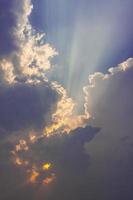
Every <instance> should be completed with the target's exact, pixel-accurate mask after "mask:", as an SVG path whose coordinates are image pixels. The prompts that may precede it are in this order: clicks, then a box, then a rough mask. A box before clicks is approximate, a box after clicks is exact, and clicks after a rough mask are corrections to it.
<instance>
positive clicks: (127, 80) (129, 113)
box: [86, 58, 133, 200]
mask: <svg viewBox="0 0 133 200" xmlns="http://www.w3.org/2000/svg"><path fill="white" fill-rule="evenodd" d="M132 81H133V59H132V58H130V59H128V60H127V61H125V62H124V63H121V64H120V65H119V66H117V67H115V68H111V69H109V73H106V74H103V73H95V74H94V75H93V76H91V77H90V85H89V86H88V89H87V90H86V92H87V93H86V94H87V95H88V101H87V105H88V111H90V113H91V115H92V116H94V120H92V124H93V126H98V127H101V131H100V133H99V134H98V135H97V137H96V138H95V139H94V140H93V141H92V143H91V144H89V145H88V148H87V149H88V153H90V154H91V157H92V162H91V169H90V170H89V171H90V172H89V173H90V177H91V179H93V180H95V181H94V182H93V183H92V188H93V190H97V191H98V190H99V192H97V193H95V194H94V195H93V197H94V199H97V196H99V197H100V198H99V199H109V200H113V199H123V200H124V199H133V191H132V189H131V185H133V173H132V168H133V161H132V160H133V146H132V144H133V120H132V119H133V92H132V91H133V84H132ZM101 182H102V184H101Z"/></svg>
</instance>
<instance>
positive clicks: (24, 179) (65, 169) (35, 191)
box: [0, 127, 99, 200]
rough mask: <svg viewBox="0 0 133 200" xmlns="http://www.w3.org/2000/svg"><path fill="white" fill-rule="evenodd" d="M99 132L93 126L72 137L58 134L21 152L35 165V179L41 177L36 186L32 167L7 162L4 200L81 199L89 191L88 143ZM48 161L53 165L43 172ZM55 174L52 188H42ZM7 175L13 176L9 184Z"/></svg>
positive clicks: (3, 192) (36, 180) (1, 187)
mask: <svg viewBox="0 0 133 200" xmlns="http://www.w3.org/2000/svg"><path fill="white" fill-rule="evenodd" d="M98 131H99V129H97V128H92V127H86V128H78V129H76V130H74V131H72V132H71V134H69V135H65V134H64V135H62V136H59V135H58V136H57V135H54V136H51V137H49V138H47V137H46V138H43V139H40V140H38V141H37V142H36V143H35V144H31V145H30V151H28V152H27V151H21V152H20V153H19V156H20V157H21V159H23V160H25V159H29V162H30V164H29V165H31V166H34V170H35V171H34V172H35V173H33V171H32V178H33V176H34V175H35V174H36V175H37V176H36V178H35V183H33V184H31V183H29V182H28V180H29V178H31V176H30V172H28V170H30V168H29V167H30V166H29V165H26V166H25V167H24V166H20V167H19V166H17V165H12V164H11V163H10V162H9V163H8V165H7V162H1V165H0V166H1V169H2V170H1V172H2V174H1V179H2V180H3V184H2V185H1V186H0V191H1V196H2V197H3V199H4V198H5V199H6V200H8V199H18V198H19V199H28V198H32V199H34V200H36V199H39V200H41V199H44V198H45V199H64V200H65V199H68V198H69V199H73V198H74V197H75V198H76V199H81V197H82V196H84V195H85V194H84V189H85V190H88V184H87V183H88V177H87V170H88V166H89V162H90V161H89V156H88V154H87V153H86V152H85V149H84V144H85V143H86V142H89V141H91V140H92V138H93V137H94V136H95V135H96V134H97V132H98ZM6 146H7V148H8V149H10V148H11V147H10V146H9V144H6ZM3 154H5V152H3ZM7 155H8V156H7V158H9V159H10V155H9V154H8V153H7ZM3 157H4V155H3ZM48 162H50V163H51V166H50V169H48V171H47V170H45V169H44V168H43V169H44V171H43V169H42V166H43V165H44V164H43V163H48ZM35 166H36V167H35ZM26 171H27V173H26ZM14 173H15V174H16V177H15V179H14V178H13V176H14ZM51 173H52V174H54V176H55V180H54V181H53V183H52V184H50V185H48V186H47V185H45V184H44V185H42V184H41V183H42V181H43V180H46V178H47V177H50V176H51V175H50V174H51ZM7 174H8V176H10V180H8V183H7V181H6V180H7ZM34 177H35V176H34ZM32 180H34V179H32ZM44 183H45V182H44ZM7 188H8V192H7ZM62 191H64V192H62ZM87 198H88V197H87Z"/></svg>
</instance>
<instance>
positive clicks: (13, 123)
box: [0, 83, 58, 132]
mask: <svg viewBox="0 0 133 200" xmlns="http://www.w3.org/2000/svg"><path fill="white" fill-rule="evenodd" d="M57 97H58V95H57V93H56V92H55V91H54V90H52V89H51V88H50V86H48V85H46V84H45V85H42V84H38V85H28V84H19V83H17V84H16V85H13V86H10V87H4V88H2V87H1V88H0V128H1V129H3V130H5V131H7V132H12V131H19V130H25V129H28V128H29V129H30V128H31V129H41V128H42V127H44V126H45V122H46V121H45V120H46V118H47V120H48V113H49V114H50V113H51V112H52V111H53V110H54V107H55V103H56V101H57V99H58V98H57Z"/></svg>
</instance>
